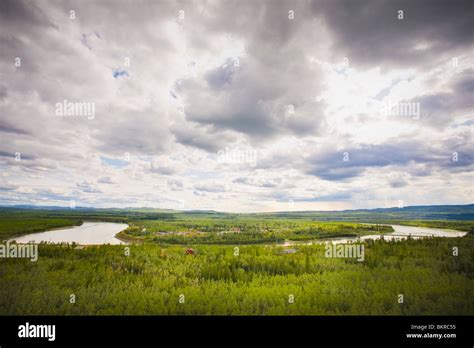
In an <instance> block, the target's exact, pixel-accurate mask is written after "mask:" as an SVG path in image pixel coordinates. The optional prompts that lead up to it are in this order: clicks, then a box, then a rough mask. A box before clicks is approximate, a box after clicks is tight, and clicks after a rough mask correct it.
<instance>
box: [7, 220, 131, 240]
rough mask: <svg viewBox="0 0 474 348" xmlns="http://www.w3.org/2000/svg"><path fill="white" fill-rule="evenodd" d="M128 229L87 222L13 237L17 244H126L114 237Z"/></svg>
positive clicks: (109, 223)
mask: <svg viewBox="0 0 474 348" xmlns="http://www.w3.org/2000/svg"><path fill="white" fill-rule="evenodd" d="M127 227H128V225H127V224H120V223H115V222H91V221H89V222H87V221H84V223H83V224H82V225H81V226H73V227H65V228H60V229H55V230H51V231H45V232H37V233H31V234H27V235H24V236H20V237H14V238H11V239H10V240H11V241H13V240H15V241H16V242H17V243H29V242H33V243H41V242H48V243H72V242H75V243H77V244H81V245H95V244H126V243H125V242H122V241H121V240H119V239H117V238H115V235H116V234H117V233H119V232H121V231H123V230H124V229H126V228H127Z"/></svg>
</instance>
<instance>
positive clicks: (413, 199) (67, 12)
mask: <svg viewBox="0 0 474 348" xmlns="http://www.w3.org/2000/svg"><path fill="white" fill-rule="evenodd" d="M473 18H474V12H473V2H472V1H458V0H450V1H448V0H446V1H437V0H433V1H420V0H419V1H412V0H407V1H396V0H393V1H383V0H373V1H372V0H354V1H338V0H334V1H296V0H293V1H276V0H273V1H266V0H256V1H255V0H253V1H246V0H239V1H226V0H220V1H204V0H198V1H158V0H157V1H152V0H146V1H124V0H119V1H105V0H104V1H98V0H87V1H16V0H15V1H13V0H2V1H0V139H1V142H0V170H1V171H0V204H1V205H13V204H37V205H62V206H69V205H70V204H71V202H74V203H75V204H76V205H77V206H95V207H159V208H171V209H214V210H219V211H236V212H255V211H278V210H280V211H281V210H332V209H353V208H375V207H389V206H397V205H398V204H399V201H401V202H403V205H405V206H407V205H423V204H466V203H472V202H473V201H474V199H473V196H474V195H473V179H474V176H473V169H474V165H473V163H474V161H473V160H474V145H473V133H474V114H473V110H474V105H473V104H474V102H473V101H474V95H473V94H474V75H473V72H474V68H473V67H474V65H473V63H474V57H473V53H474V51H473V48H474V33H473V30H474V29H473V28H474V25H473V21H474V19H473Z"/></svg>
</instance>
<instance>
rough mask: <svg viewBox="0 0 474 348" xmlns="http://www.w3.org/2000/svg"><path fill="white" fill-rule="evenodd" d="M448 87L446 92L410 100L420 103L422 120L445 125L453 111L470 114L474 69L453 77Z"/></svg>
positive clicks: (473, 92)
mask: <svg viewBox="0 0 474 348" xmlns="http://www.w3.org/2000/svg"><path fill="white" fill-rule="evenodd" d="M449 89H450V90H449V91H447V92H440V93H435V94H426V95H423V96H421V97H418V98H414V99H413V100H412V102H418V103H420V108H421V117H422V118H423V122H426V124H428V125H432V126H435V127H445V126H446V125H447V124H449V123H450V122H452V119H453V114H455V113H459V112H466V113H469V114H472V110H473V108H474V70H473V69H468V70H466V71H464V72H463V73H461V74H459V75H457V76H456V77H455V78H453V82H452V83H451V85H450V88H449Z"/></svg>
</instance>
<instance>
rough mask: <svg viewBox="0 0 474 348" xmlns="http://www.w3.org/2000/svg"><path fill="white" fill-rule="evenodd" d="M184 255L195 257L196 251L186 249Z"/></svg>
mask: <svg viewBox="0 0 474 348" xmlns="http://www.w3.org/2000/svg"><path fill="white" fill-rule="evenodd" d="M186 255H196V251H194V249H192V248H189V249H186Z"/></svg>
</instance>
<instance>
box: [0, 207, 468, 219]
mask: <svg viewBox="0 0 474 348" xmlns="http://www.w3.org/2000/svg"><path fill="white" fill-rule="evenodd" d="M8 211H10V212H13V211H15V212H21V211H34V212H40V211H48V212H52V211H57V212H58V213H62V214H66V213H67V214H70V215H83V214H84V213H88V214H94V215H99V216H100V215H115V216H135V217H140V218H146V217H149V218H152V217H156V216H161V217H166V216H172V215H194V216H196V215H200V216H202V217H206V216H208V217H219V216H222V217H227V218H231V217H232V216H237V215H238V216H249V217H267V218H290V219H303V218H304V219H312V220H319V221H330V220H331V221H338V220H340V221H384V220H474V204H467V205H425V206H409V207H403V208H396V207H392V208H376V209H356V210H342V211H282V212H275V213H253V214H237V213H225V212H217V211H213V210H189V211H179V210H173V209H160V208H145V207H144V208H131V207H130V208H92V207H80V206H78V207H76V208H75V209H71V208H69V207H61V206H35V205H15V206H3V207H0V212H3V213H6V212H8Z"/></svg>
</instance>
